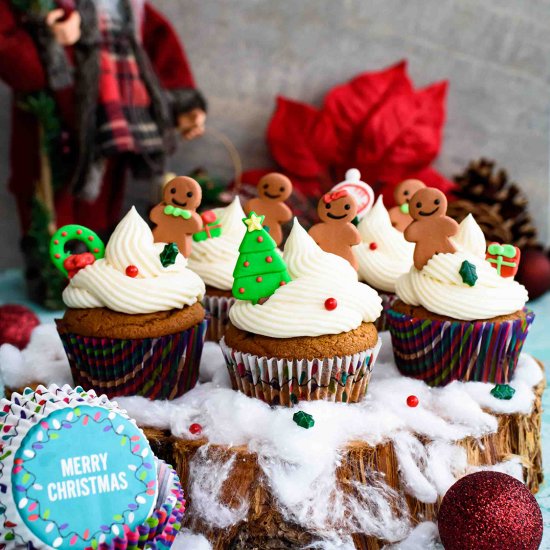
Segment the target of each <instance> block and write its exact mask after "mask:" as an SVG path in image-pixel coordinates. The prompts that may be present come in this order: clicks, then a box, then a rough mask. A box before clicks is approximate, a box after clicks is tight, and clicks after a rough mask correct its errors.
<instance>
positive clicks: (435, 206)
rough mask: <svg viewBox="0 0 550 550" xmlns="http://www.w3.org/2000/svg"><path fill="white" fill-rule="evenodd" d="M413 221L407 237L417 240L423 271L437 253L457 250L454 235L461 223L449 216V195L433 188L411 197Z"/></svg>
mask: <svg viewBox="0 0 550 550" xmlns="http://www.w3.org/2000/svg"><path fill="white" fill-rule="evenodd" d="M410 213H411V217H412V219H413V222H412V223H411V224H410V225H409V226H408V227H407V228H406V229H405V239H406V240H407V241H409V242H411V243H416V246H415V248H414V256H413V260H414V267H416V269H418V270H421V269H422V268H423V267H424V266H425V265H426V264H427V263H428V261H429V260H430V259H431V258H432V257H433V256H435V254H445V253H451V254H452V253H453V252H456V248H455V246H454V245H453V243H452V242H451V240H450V237H452V236H453V235H456V234H457V232H458V223H456V222H455V220H453V219H452V218H449V217H448V216H447V215H446V213H447V197H445V195H444V194H443V193H442V192H441V191H439V189H434V188H433V187H426V188H424V189H420V191H417V192H416V193H415V194H414V195H413V196H412V197H411V200H410Z"/></svg>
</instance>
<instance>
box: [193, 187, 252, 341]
mask: <svg viewBox="0 0 550 550" xmlns="http://www.w3.org/2000/svg"><path fill="white" fill-rule="evenodd" d="M211 212H212V218H213V220H212V222H211V223H210V225H211V227H212V229H210V228H209V231H208V232H206V231H203V233H204V234H202V235H201V236H197V235H195V237H194V242H193V248H192V250H191V256H190V257H189V262H188V267H189V269H191V270H192V271H194V272H195V273H197V274H198V275H199V276H200V277H201V279H202V280H203V281H204V282H205V284H206V295H205V297H204V300H203V305H204V307H205V308H206V310H207V311H208V313H209V314H210V323H209V326H208V332H207V339H208V340H213V341H216V342H217V341H219V340H220V338H221V337H222V336H223V335H224V334H225V329H226V327H227V323H228V322H229V309H230V308H231V306H232V305H233V304H234V302H235V298H233V294H232V292H231V288H232V286H233V269H234V267H235V264H236V263H237V258H238V257H239V245H240V244H241V241H242V239H243V235H244V233H245V231H246V228H245V226H244V225H243V218H244V217H245V214H244V211H243V209H242V207H241V203H240V201H239V198H238V197H236V198H235V199H234V200H233V202H232V203H231V204H230V205H229V206H226V207H225V208H216V209H214V210H212V211H211ZM216 230H217V231H216Z"/></svg>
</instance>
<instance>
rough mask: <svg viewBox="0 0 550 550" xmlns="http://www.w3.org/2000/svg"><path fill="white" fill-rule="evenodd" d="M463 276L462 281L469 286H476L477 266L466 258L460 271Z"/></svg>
mask: <svg viewBox="0 0 550 550" xmlns="http://www.w3.org/2000/svg"><path fill="white" fill-rule="evenodd" d="M458 272H459V273H460V276H461V277H462V282H463V283H466V284H467V285H468V286H474V285H475V284H476V281H477V279H478V276H477V271H476V266H475V265H474V264H472V263H470V262H469V261H468V260H464V261H463V262H462V265H461V266H460V270H459V271H458Z"/></svg>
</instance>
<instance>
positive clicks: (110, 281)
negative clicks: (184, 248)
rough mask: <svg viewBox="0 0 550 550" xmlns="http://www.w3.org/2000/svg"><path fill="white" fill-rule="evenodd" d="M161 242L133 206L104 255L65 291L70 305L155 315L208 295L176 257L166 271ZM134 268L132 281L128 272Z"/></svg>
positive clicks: (82, 272)
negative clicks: (128, 269) (161, 256)
mask: <svg viewBox="0 0 550 550" xmlns="http://www.w3.org/2000/svg"><path fill="white" fill-rule="evenodd" d="M163 248H164V244H163V243H155V242H154V241H153V234H152V233H151V230H150V229H149V226H148V225H147V223H146V222H145V220H143V219H142V218H141V216H140V215H139V214H138V213H137V211H136V209H135V208H133V207H132V209H131V210H130V212H128V214H126V216H125V217H124V218H123V219H122V221H121V222H120V223H119V224H118V226H117V228H116V229H115V231H114V233H113V235H112V236H111V238H110V239H109V242H108V243H107V246H106V248H105V257H104V258H103V259H101V260H97V261H95V262H94V263H93V264H92V265H89V266H87V267H85V268H84V269H81V270H80V271H79V272H78V273H77V274H76V275H75V276H74V277H73V278H72V279H71V281H70V283H69V285H68V286H67V288H66V289H65V290H64V291H63V301H64V302H65V305H67V307H72V308H94V307H107V308H109V309H112V310H113V311H119V312H122V313H154V312H156V311H168V310H170V309H180V308H183V307H184V306H190V305H193V304H194V303H196V302H197V301H198V300H201V299H202V297H203V296H204V291H205V288H204V283H203V282H202V280H201V279H200V277H199V276H198V275H197V274H195V273H193V272H192V271H191V270H190V269H187V260H186V259H185V258H184V257H183V256H182V255H181V254H178V255H177V257H176V262H175V263H174V264H172V265H170V266H168V267H163V266H162V263H161V261H160V253H161V252H162V250H163ZM129 265H134V266H136V267H137V268H138V270H139V274H138V276H137V277H135V278H132V277H129V276H128V275H126V268H127V267H128V266H129Z"/></svg>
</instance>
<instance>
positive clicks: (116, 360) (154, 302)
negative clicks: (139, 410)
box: [56, 208, 207, 399]
mask: <svg viewBox="0 0 550 550" xmlns="http://www.w3.org/2000/svg"><path fill="white" fill-rule="evenodd" d="M69 230H70V226H69ZM204 294H205V286H204V283H203V282H202V280H201V279H200V277H199V276H198V275H197V274H195V273H194V272H193V271H191V270H190V269H188V268H187V260H186V259H185V258H184V257H183V256H182V255H181V254H179V252H178V251H177V247H176V246H175V245H173V244H164V243H155V242H154V241H153V235H152V233H151V230H150V229H149V226H148V225H147V223H146V222H145V221H144V220H143V219H142V218H141V217H140V216H139V214H138V213H137V211H136V210H135V209H134V208H132V209H131V210H130V212H128V214H127V215H126V216H125V217H124V218H123V220H122V221H121V222H120V223H119V225H118V226H117V228H116V229H115V231H114V233H113V235H112V236H111V238H110V239H109V242H108V244H107V246H106V248H105V255H104V257H103V258H100V259H97V260H95V261H94V262H93V263H91V264H90V265H87V266H86V267H84V268H82V269H80V270H78V271H77V272H76V273H74V274H73V275H72V277H71V279H70V281H69V284H68V285H67V287H66V289H65V290H64V292H63V300H64V302H65V304H66V305H67V308H68V309H67V311H66V312H65V315H64V316H63V318H62V319H58V320H57V321H56V322H57V328H58V331H59V334H60V335H61V339H62V341H63V345H64V347H65V351H66V353H67V356H68V358H69V363H70V365H71V370H72V373H73V377H74V380H75V383H77V384H79V385H82V386H83V387H85V388H94V389H95V390H97V391H99V392H104V393H106V394H107V395H109V396H121V395H142V396H146V397H150V398H153V399H174V398H175V397H178V396H180V395H182V394H183V393H185V391H187V390H189V389H191V388H192V387H193V386H194V385H195V383H196V381H197V379H198V368H199V362H200V357H201V353H202V347H203V343H204V337H205V333H206V325H207V323H206V321H205V312H204V309H203V307H202V305H201V300H202V298H203V296H204Z"/></svg>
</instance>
